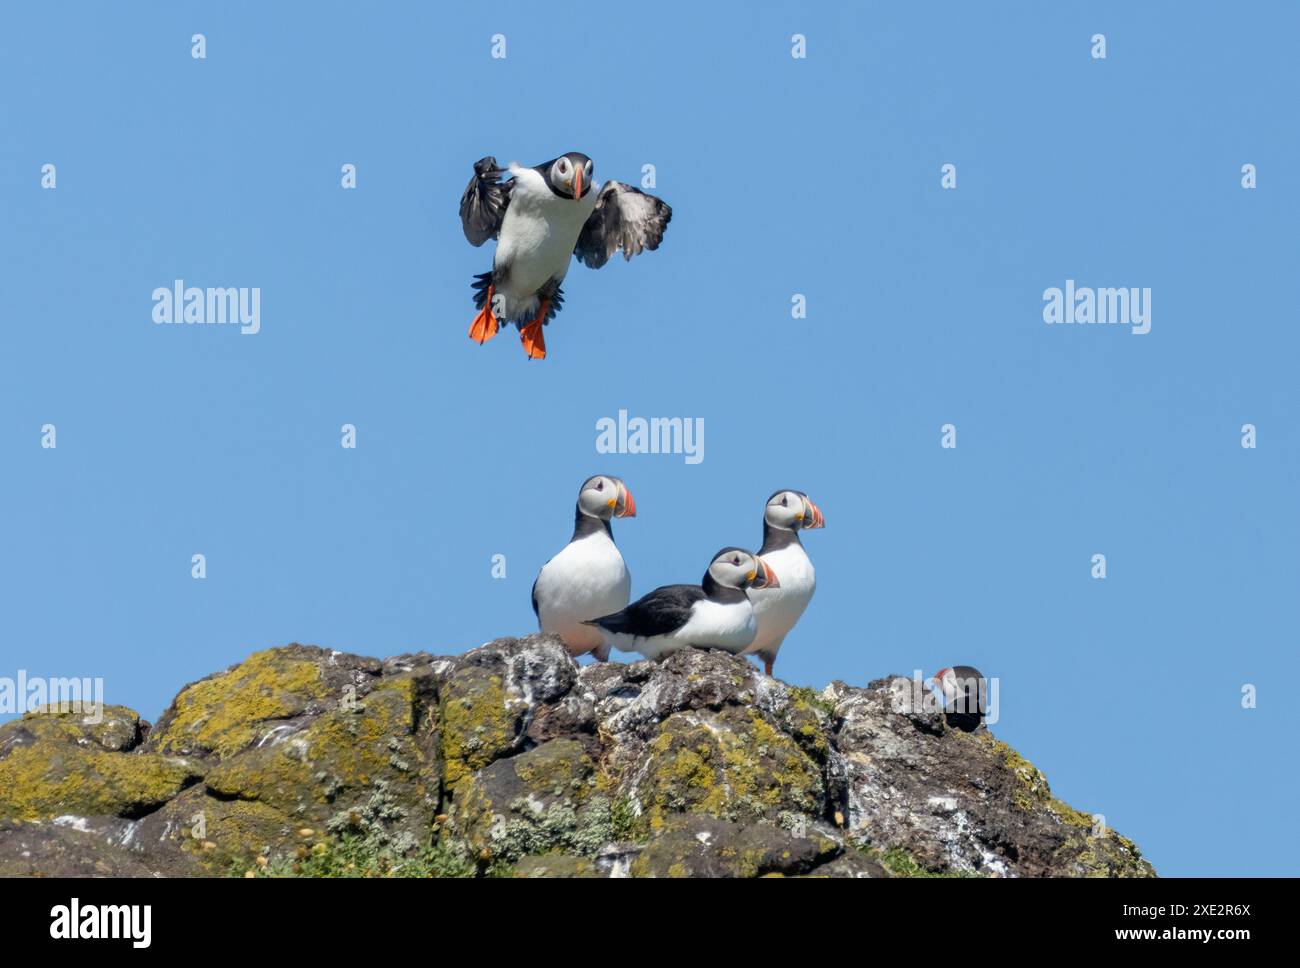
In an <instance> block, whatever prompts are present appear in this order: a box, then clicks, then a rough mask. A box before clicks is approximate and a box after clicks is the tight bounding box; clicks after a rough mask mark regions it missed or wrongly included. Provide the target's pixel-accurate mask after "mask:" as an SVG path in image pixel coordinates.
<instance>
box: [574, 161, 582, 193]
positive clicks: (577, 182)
mask: <svg viewBox="0 0 1300 968" xmlns="http://www.w3.org/2000/svg"><path fill="white" fill-rule="evenodd" d="M573 197H574V199H575V200H576V199H579V198H582V169H581V168H579V167H577V166H574V169H573Z"/></svg>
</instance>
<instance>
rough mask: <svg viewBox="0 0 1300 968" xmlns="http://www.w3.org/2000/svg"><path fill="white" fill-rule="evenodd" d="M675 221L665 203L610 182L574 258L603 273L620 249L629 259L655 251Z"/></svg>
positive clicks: (593, 212) (580, 240)
mask: <svg viewBox="0 0 1300 968" xmlns="http://www.w3.org/2000/svg"><path fill="white" fill-rule="evenodd" d="M672 217H673V210H672V209H671V208H669V207H668V205H667V204H666V203H665V202H664V201H663V199H660V198H655V197H654V196H653V195H647V194H646V193H645V192H643V191H639V190H638V189H635V188H633V187H632V186H631V185H624V184H623V183H622V182H616V181H607V182H605V184H604V185H603V186H602V187H601V189H600V195H599V196H597V198H596V207H595V209H594V210H593V211H592V213H591V215H590V216H589V217H588V218H587V221H586V223H585V224H584V225H583V226H582V234H581V235H579V236H578V244H577V245H576V246H574V248H573V254H574V255H576V256H577V257H578V260H579V261H580V262H583V263H585V264H586V265H588V266H590V267H591V268H593V269H599V268H600V267H601V266H603V265H604V264H605V263H606V262H608V261H609V260H610V257H611V256H612V255H613V254H614V253H615V252H617V251H618V250H619V249H622V250H623V257H624V258H625V259H631V258H632V256H634V255H636V254H637V253H639V252H641V251H642V250H644V249H650V250H651V251H653V250H655V249H657V248H659V243H660V242H662V241H663V239H664V230H665V229H667V228H668V222H669V221H670V220H671V219H672Z"/></svg>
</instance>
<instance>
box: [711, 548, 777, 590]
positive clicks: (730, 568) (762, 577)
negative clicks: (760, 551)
mask: <svg viewBox="0 0 1300 968" xmlns="http://www.w3.org/2000/svg"><path fill="white" fill-rule="evenodd" d="M709 577H711V578H712V579H713V580H714V581H715V582H717V583H718V584H719V585H722V586H724V587H726V588H741V589H744V588H780V587H781V583H780V582H779V581H777V578H776V572H774V571H773V570H772V568H771V566H770V565H768V563H767V562H766V561H764V560H763V559H762V558H760V557H759V556H758V555H756V554H754V553H752V552H749V551H746V550H745V549H744V548H723V549H722V550H721V551H719V552H718V553H717V554H716V555H714V556H713V561H711V562H710V563H709Z"/></svg>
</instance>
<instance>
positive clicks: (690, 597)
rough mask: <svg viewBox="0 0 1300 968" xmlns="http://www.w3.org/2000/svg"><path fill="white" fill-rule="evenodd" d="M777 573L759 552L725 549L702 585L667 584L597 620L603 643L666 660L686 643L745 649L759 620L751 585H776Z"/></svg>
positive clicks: (717, 555)
mask: <svg viewBox="0 0 1300 968" xmlns="http://www.w3.org/2000/svg"><path fill="white" fill-rule="evenodd" d="M778 585H779V582H778V581H777V577H776V573H775V572H774V571H773V570H772V568H771V566H770V565H768V563H767V562H766V561H764V560H763V559H762V558H760V557H759V556H758V555H756V554H753V553H752V552H749V551H745V550H743V549H741V548H723V549H722V550H721V551H719V552H718V553H717V554H716V555H714V556H713V561H711V562H710V563H709V570H708V571H706V572H705V573H704V580H703V581H702V582H701V583H700V584H699V585H665V586H663V587H662V588H656V589H655V590H654V591H652V592H651V593H650V594H648V595H646V596H645V597H643V598H639V599H637V600H636V601H635V602H633V603H632V604H631V605H629V606H627V608H625V609H623V610H622V611H621V612H615V613H613V614H612V615H605V616H602V617H601V618H597V619H592V620H591V621H590V622H588V623H587V624H588V625H590V626H592V627H593V628H595V629H596V630H597V631H599V632H600V634H601V637H602V639H603V642H604V648H605V650H606V651H607V652H608V650H609V647H610V646H611V645H613V646H615V647H616V648H618V649H619V650H620V651H622V652H640V653H641V654H642V655H643V656H645V657H646V658H647V659H661V658H663V657H664V656H667V655H670V654H671V653H673V652H677V651H679V650H681V649H684V648H686V647H687V646H692V645H693V646H696V647H698V648H702V649H723V650H724V651H727V652H731V653H738V652H741V651H743V650H744V648H745V646H747V645H749V643H750V642H752V641H753V640H754V632H755V631H756V630H757V628H758V625H757V623H755V621H754V609H753V607H752V606H751V605H750V603H749V598H748V597H747V596H746V594H745V590H746V589H750V588H765V587H766V588H772V587H777V586H778Z"/></svg>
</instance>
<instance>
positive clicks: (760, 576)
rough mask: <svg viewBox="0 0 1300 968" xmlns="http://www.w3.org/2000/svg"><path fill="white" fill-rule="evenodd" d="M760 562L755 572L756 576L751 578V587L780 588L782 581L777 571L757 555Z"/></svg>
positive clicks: (756, 559)
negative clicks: (777, 575)
mask: <svg viewBox="0 0 1300 968" xmlns="http://www.w3.org/2000/svg"><path fill="white" fill-rule="evenodd" d="M754 560H755V561H756V562H758V571H756V572H754V577H753V578H751V579H750V580H749V587H750V588H780V587H781V582H780V581H779V580H777V577H776V572H774V571H773V570H772V566H771V565H769V564H768V563H767V562H766V561H764V560H763V559H762V558H758V557H755V558H754Z"/></svg>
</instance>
